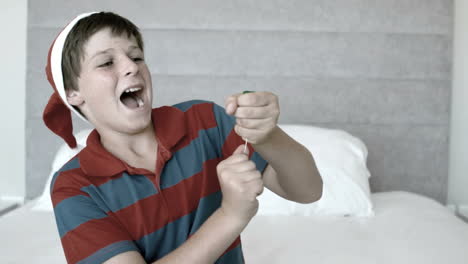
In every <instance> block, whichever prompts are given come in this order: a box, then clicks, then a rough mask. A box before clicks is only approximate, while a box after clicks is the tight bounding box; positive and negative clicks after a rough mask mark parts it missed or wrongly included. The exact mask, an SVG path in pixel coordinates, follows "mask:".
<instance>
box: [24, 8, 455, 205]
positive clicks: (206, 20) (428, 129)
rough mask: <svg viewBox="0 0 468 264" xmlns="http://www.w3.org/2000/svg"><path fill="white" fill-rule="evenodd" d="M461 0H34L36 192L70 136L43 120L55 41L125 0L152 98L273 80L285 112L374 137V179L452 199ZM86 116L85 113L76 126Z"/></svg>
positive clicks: (30, 162) (31, 155)
mask: <svg viewBox="0 0 468 264" xmlns="http://www.w3.org/2000/svg"><path fill="white" fill-rule="evenodd" d="M452 8H453V3H452V1H451V0H430V1H429V0H405V1H401V0H379V1H375V0H358V1H347V0H317V1H310V0H287V1H280V0H278V1H253V0H242V1H241V0H239V1H217V0H199V1H162V0H158V1H154V0H144V1H134V2H131V3H130V2H128V1H92V0H81V1H78V2H77V1H58V0H40V1H39V0H35V1H29V8H28V9H29V19H28V57H27V58H28V68H27V125H26V127H27V131H26V133H27V196H28V198H32V197H35V196H37V195H38V194H39V193H40V192H41V190H42V188H43V186H44V184H45V181H46V178H47V176H48V174H49V170H50V164H51V161H52V158H53V155H54V153H55V152H56V150H57V149H58V147H59V146H60V144H61V143H62V142H61V141H60V139H59V138H58V137H56V136H54V135H53V134H52V133H51V132H49V131H48V130H47V129H46V128H45V126H44V125H43V123H42V119H41V116H42V111H43V109H44V106H45V104H46V102H47V99H48V97H49V96H50V94H51V91H52V90H51V88H50V86H49V84H48V83H47V80H46V77H45V74H44V67H45V62H46V56H47V51H48V47H49V45H50V43H51V42H52V40H53V39H54V37H55V36H56V35H57V33H58V32H59V30H60V29H61V28H62V27H63V26H64V25H65V24H66V23H67V22H68V21H69V20H70V19H71V18H73V17H74V16H75V15H77V14H79V13H81V12H88V11H93V10H109V11H115V12H117V13H119V14H121V15H123V16H125V17H128V18H129V19H130V20H132V21H134V22H135V23H136V24H137V25H138V26H139V27H140V28H141V29H142V31H143V37H144V39H145V45H146V58H147V62H148V64H149V65H150V69H151V71H152V73H153V83H154V87H153V89H154V106H161V105H171V104H175V103H178V102H181V101H184V100H188V99H205V100H212V101H215V102H217V103H219V104H221V105H223V102H224V98H225V97H226V96H228V95H230V94H232V93H237V92H239V91H242V90H257V91H260V90H268V91H271V92H274V93H276V94H277V95H278V96H279V98H280V104H281V116H280V121H279V122H280V123H283V124H285V123H300V124H311V125H316V126H322V127H330V128H339V129H343V130H346V131H349V132H350V133H351V134H353V135H355V136H357V137H359V138H361V139H362V140H363V141H364V142H365V143H366V145H367V147H368V149H369V160H368V166H369V168H370V171H371V174H372V177H371V188H372V190H373V191H374V192H376V191H389V190H406V191H412V192H416V193H420V194H424V195H427V196H429V197H433V198H435V199H437V200H439V201H441V202H445V200H446V194H447V177H448V176H447V174H448V172H447V171H448V128H449V104H450V85H451V49H452V48H451V45H452V16H453V14H452ZM84 127H85V125H84V124H83V123H80V122H79V121H78V120H77V119H75V129H76V130H75V131H77V130H79V129H82V128H84Z"/></svg>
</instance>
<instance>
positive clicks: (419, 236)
mask: <svg viewBox="0 0 468 264" xmlns="http://www.w3.org/2000/svg"><path fill="white" fill-rule="evenodd" d="M371 197H372V202H373V204H374V211H375V215H374V216H373V217H340V216H299V215H290V216H286V215H280V216H272V215H257V216H255V217H254V218H253V219H252V221H251V223H250V224H249V225H248V226H247V228H246V229H245V230H244V232H243V233H242V235H241V239H242V243H243V250H244V256H245V259H246V263H321V264H342V263H347V264H354V263H356V264H358V263H359V264H371V263H372V264H375V263H380V264H385V263H411V264H420V263H421V264H423V263H424V264H430V263H451V264H456V263H460V264H461V263H467V262H468V224H466V223H464V222H463V221H462V220H460V219H458V218H457V217H456V216H454V215H453V214H452V213H451V212H450V211H449V210H448V209H446V208H445V207H444V206H442V205H441V204H439V203H438V202H436V201H434V200H432V199H429V198H426V197H424V196H421V195H417V194H413V193H409V192H379V193H373V194H372V195H371ZM33 207H34V202H31V203H29V204H27V205H25V206H23V207H21V208H20V209H17V210H15V211H13V212H10V213H9V214H7V215H5V216H3V217H1V218H0V234H2V239H1V242H0V244H1V247H0V256H1V257H0V260H1V261H0V262H1V263H5V264H16V263H18V264H20V263H21V264H23V263H44V264H46V263H47V264H59V263H66V261H65V257H64V255H63V251H62V248H61V245H60V241H59V238H58V233H57V229H56V226H55V219H54V216H53V213H51V212H45V211H34V210H32V208H33Z"/></svg>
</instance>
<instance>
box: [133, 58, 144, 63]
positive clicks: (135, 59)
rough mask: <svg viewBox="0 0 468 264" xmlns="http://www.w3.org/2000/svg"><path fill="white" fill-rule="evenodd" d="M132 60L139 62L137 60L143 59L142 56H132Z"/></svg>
mask: <svg viewBox="0 0 468 264" xmlns="http://www.w3.org/2000/svg"><path fill="white" fill-rule="evenodd" d="M132 60H133V61H134V62H139V61H143V58H142V57H135V58H132Z"/></svg>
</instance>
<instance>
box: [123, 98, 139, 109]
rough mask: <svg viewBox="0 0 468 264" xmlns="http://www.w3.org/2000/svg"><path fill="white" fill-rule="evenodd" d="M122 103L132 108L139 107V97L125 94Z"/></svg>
mask: <svg viewBox="0 0 468 264" xmlns="http://www.w3.org/2000/svg"><path fill="white" fill-rule="evenodd" d="M122 103H123V104H124V105H125V106H127V107H128V108H131V109H134V108H138V102H137V99H136V98H135V97H133V96H125V97H124V98H122Z"/></svg>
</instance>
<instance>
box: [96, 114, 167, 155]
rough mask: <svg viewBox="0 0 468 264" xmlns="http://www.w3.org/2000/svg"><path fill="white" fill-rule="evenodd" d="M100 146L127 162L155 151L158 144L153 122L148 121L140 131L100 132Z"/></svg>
mask: <svg viewBox="0 0 468 264" xmlns="http://www.w3.org/2000/svg"><path fill="white" fill-rule="evenodd" d="M98 132H99V135H100V136H101V144H102V146H103V147H104V148H105V149H106V150H107V151H109V152H110V153H112V154H113V155H114V156H116V157H117V158H119V159H121V160H123V161H126V162H129V161H131V160H135V159H139V158H141V157H145V156H147V155H148V153H155V150H156V148H157V146H158V142H157V141H156V135H155V131H154V127H153V123H152V122H150V124H149V125H148V127H146V128H145V129H144V130H142V131H141V132H138V133H135V134H125V133H119V132H114V131H112V132H107V133H106V132H104V131H102V132H103V133H101V131H99V130H98Z"/></svg>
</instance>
